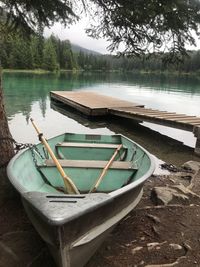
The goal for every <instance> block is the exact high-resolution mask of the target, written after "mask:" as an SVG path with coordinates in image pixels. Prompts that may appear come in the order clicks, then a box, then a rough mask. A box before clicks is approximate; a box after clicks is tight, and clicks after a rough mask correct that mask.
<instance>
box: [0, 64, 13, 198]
mask: <svg viewBox="0 0 200 267" xmlns="http://www.w3.org/2000/svg"><path fill="white" fill-rule="evenodd" d="M9 138H12V136H11V133H10V131H9V127H8V121H7V117H6V113H5V107H4V101H3V86H2V71H1V69H0V203H2V202H3V201H4V200H6V199H8V198H10V197H12V196H13V192H14V190H13V189H12V186H11V184H10V182H9V181H8V178H7V174H6V166H7V164H8V162H9V160H10V159H11V158H12V157H13V156H14V148H13V142H12V140H11V139H9Z"/></svg>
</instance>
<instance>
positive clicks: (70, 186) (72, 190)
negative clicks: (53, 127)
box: [31, 119, 80, 194]
mask: <svg viewBox="0 0 200 267" xmlns="http://www.w3.org/2000/svg"><path fill="white" fill-rule="evenodd" d="M31 122H32V124H33V127H34V128H35V130H36V132H37V134H38V137H39V140H40V141H41V142H42V144H43V145H44V146H45V147H46V149H47V151H48V152H49V154H50V156H51V158H52V160H53V161H54V163H55V165H56V167H57V169H58V171H59V173H60V175H61V176H62V178H63V182H64V185H65V188H66V191H67V193H69V194H80V193H79V191H78V189H77V187H76V186H75V184H74V183H73V181H72V180H71V179H70V178H69V177H68V176H67V175H66V174H65V172H64V170H63V168H62V166H61V165H60V163H59V161H58V160H57V158H56V156H55V155H54V153H53V151H52V149H51V148H50V146H49V144H48V143H47V141H46V139H45V138H44V137H43V134H42V133H41V132H40V130H39V129H38V127H37V126H36V125H35V123H34V121H33V119H31Z"/></svg>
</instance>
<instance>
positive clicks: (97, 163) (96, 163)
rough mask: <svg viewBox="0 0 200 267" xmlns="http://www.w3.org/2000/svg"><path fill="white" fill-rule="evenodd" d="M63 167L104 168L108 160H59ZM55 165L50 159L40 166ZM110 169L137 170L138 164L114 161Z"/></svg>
mask: <svg viewBox="0 0 200 267" xmlns="http://www.w3.org/2000/svg"><path fill="white" fill-rule="evenodd" d="M59 162H60V164H61V166H62V167H66V168H67V167H68V168H97V169H98V168H102V169H103V168H104V167H105V166H106V164H107V163H108V161H103V160H66V159H64V160H59ZM45 166H46V167H54V166H55V163H54V162H53V160H51V159H48V160H46V161H45V165H41V166H39V167H45ZM110 169H121V170H122V169H124V170H126V169H129V170H130V169H133V170H137V166H136V165H135V166H133V163H132V162H129V161H114V162H113V163H112V164H111V166H110Z"/></svg>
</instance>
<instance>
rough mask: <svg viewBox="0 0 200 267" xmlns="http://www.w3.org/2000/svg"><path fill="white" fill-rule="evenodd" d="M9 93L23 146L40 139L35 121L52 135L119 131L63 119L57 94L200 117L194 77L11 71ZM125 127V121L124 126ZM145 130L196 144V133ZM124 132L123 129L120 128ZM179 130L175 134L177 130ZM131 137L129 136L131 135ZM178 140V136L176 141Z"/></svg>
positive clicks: (16, 133) (12, 124) (11, 119)
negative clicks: (87, 94) (55, 104)
mask: <svg viewBox="0 0 200 267" xmlns="http://www.w3.org/2000/svg"><path fill="white" fill-rule="evenodd" d="M3 81H4V95H5V103H6V111H7V115H8V119H9V124H10V128H11V131H12V134H13V136H14V137H15V138H16V139H17V140H18V141H20V142H35V141H36V137H35V133H34V131H33V129H32V128H31V126H30V125H29V118H30V117H33V118H34V119H35V120H36V121H37V122H38V123H39V125H40V128H42V129H44V130H45V132H46V136H48V137H50V136H53V135H55V134H59V133H63V132H65V131H69V132H90V131H92V132H94V131H96V132H98V133H110V132H113V131H116V130H115V128H113V127H110V125H109V124H106V125H104V126H102V127H101V126H100V125H99V124H98V125H96V126H95V127H96V128H95V127H93V128H95V129H90V128H89V127H88V122H87V123H86V124H85V125H84V123H81V122H80V121H78V120H77V121H76V119H75V118H72V117H70V116H69V114H68V115H67V116H66V115H63V114H61V113H59V112H56V111H55V110H53V109H52V108H51V107H50V100H49V92H50V91H51V90H68V91H72V90H87V91H88V90H89V91H96V92H98V93H102V94H106V95H110V96H114V97H118V98H121V99H125V100H129V101H132V102H137V103H141V104H144V105H145V106H146V107H150V108H155V109H159V110H167V111H176V112H178V113H185V114H188V115H200V108H199V103H200V81H199V80H198V79H194V78H190V77H187V76H185V77H176V76H165V75H150V74H133V73H126V74H123V73H120V74H119V73H88V72H87V73H86V72H82V73H74V74H73V73H71V72H67V73H61V74H42V75H41V74H40V75H37V74H22V73H12V74H11V73H5V74H4V76H3ZM120 124H121V122H120ZM144 125H145V126H147V127H150V128H152V129H155V130H157V131H160V132H163V134H166V135H168V136H172V137H174V134H173V133H176V134H175V135H177V136H178V137H177V139H178V140H180V141H183V142H185V143H186V144H187V145H190V146H194V143H195V138H194V137H193V134H192V133H189V132H186V133H185V132H183V131H181V132H178V131H177V130H174V129H171V128H167V127H163V129H161V128H162V127H161V128H160V126H158V125H151V124H145V123H144ZM118 130H119V129H118ZM174 131H175V132H174ZM126 134H129V133H126ZM175 138H176V137H175Z"/></svg>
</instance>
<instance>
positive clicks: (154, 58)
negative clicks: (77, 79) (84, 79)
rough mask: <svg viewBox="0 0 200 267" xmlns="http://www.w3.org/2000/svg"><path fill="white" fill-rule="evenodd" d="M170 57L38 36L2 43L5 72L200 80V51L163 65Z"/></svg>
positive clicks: (17, 37) (0, 50) (15, 37)
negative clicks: (119, 51) (97, 49)
mask: <svg viewBox="0 0 200 267" xmlns="http://www.w3.org/2000/svg"><path fill="white" fill-rule="evenodd" d="M163 56H166V57H167V54H163V53H152V54H147V55H144V56H142V57H137V56H132V57H126V56H121V57H118V56H115V55H109V54H107V55H103V54H99V53H96V52H94V51H92V50H87V49H84V48H80V47H79V48H77V46H76V45H73V44H71V43H70V41H69V40H64V41H63V40H60V39H59V38H58V37H55V36H54V35H51V36H50V37H49V38H44V37H43V33H42V31H41V32H38V34H35V35H33V36H31V37H30V38H29V39H25V38H24V37H23V36H21V35H20V34H15V35H12V36H9V38H6V39H2V40H1V41H0V61H1V66H2V68H3V72H23V73H35V74H45V73H52V72H54V73H58V72H74V73H79V72H83V71H87V72H88V71H89V72H93V71H95V72H102V73H103V72H108V73H112V72H117V73H123V72H124V73H126V72H129V73H137V74H155V75H159V74H164V75H173V76H180V75H181V76H182V75H187V76H195V77H198V76H200V50H197V51H188V56H185V58H184V59H183V61H182V62H174V63H169V62H165V63H164V61H163Z"/></svg>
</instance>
